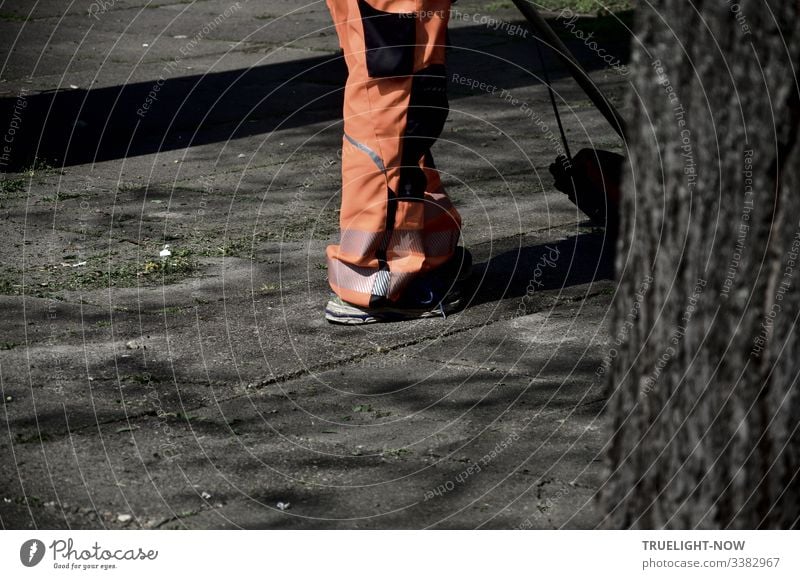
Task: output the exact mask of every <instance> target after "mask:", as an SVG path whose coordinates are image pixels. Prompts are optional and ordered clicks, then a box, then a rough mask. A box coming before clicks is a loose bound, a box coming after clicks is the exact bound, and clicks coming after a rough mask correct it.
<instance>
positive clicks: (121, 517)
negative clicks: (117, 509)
mask: <svg viewBox="0 0 800 579" xmlns="http://www.w3.org/2000/svg"><path fill="white" fill-rule="evenodd" d="M132 520H133V517H132V516H131V515H117V521H119V522H120V523H130V522H131V521H132Z"/></svg>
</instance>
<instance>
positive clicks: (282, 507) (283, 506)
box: [275, 503, 292, 511]
mask: <svg viewBox="0 0 800 579" xmlns="http://www.w3.org/2000/svg"><path fill="white" fill-rule="evenodd" d="M275 506H276V507H278V510H281V511H285V510H287V509H289V508H290V507H291V506H292V503H278V504H277V505H275Z"/></svg>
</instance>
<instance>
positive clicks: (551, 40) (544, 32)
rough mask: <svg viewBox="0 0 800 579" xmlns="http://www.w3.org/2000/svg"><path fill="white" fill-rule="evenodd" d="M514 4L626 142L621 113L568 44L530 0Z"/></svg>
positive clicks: (522, 0) (625, 128)
mask: <svg viewBox="0 0 800 579" xmlns="http://www.w3.org/2000/svg"><path fill="white" fill-rule="evenodd" d="M513 2H514V4H515V5H516V6H517V8H519V11H520V12H522V15H523V16H524V17H525V18H526V19H527V20H528V22H529V23H530V25H531V26H532V27H533V29H534V31H535V32H537V33H538V34H539V36H540V37H541V38H542V39H543V40H544V41H545V42H547V43H548V44H549V45H550V46H551V47H552V48H553V52H555V54H556V56H558V58H559V59H560V60H561V62H563V63H564V65H565V66H566V67H567V70H569V72H570V74H571V75H572V77H573V78H574V79H575V81H576V82H577V83H578V84H579V85H580V87H581V88H582V89H583V91H584V92H585V93H586V95H587V96H588V97H589V99H590V100H591V101H592V102H593V103H594V105H595V106H596V107H597V108H598V109H599V110H600V112H601V113H602V114H603V116H604V117H605V118H606V120H607V121H608V122H609V124H610V125H611V128H613V129H614V130H615V131H616V132H617V134H618V135H619V136H620V137H622V139H623V140H626V139H625V135H626V134H627V125H626V123H625V120H624V119H623V118H622V117H621V116H620V114H619V112H617V109H616V108H615V107H614V105H612V104H611V102H610V101H609V100H608V99H607V98H606V97H605V95H603V93H602V92H601V91H600V89H599V88H597V85H596V84H594V81H592V79H591V78H590V77H589V75H588V74H587V73H586V71H585V70H584V69H583V67H582V66H581V65H580V64H578V61H577V60H575V57H574V56H573V55H572V52H570V50H569V48H567V46H566V44H564V43H563V42H562V41H561V39H560V38H559V37H558V36H557V35H556V33H555V32H553V29H552V28H550V25H549V24H547V22H545V20H544V18H542V15H541V14H539V11H538V10H537V9H536V7H535V6H534V5H533V4H532V3H531V2H530V1H529V0H513Z"/></svg>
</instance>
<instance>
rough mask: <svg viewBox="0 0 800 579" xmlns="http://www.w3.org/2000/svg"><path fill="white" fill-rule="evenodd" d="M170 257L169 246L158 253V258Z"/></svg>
mask: <svg viewBox="0 0 800 579" xmlns="http://www.w3.org/2000/svg"><path fill="white" fill-rule="evenodd" d="M170 255H172V252H171V251H170V250H169V245H165V246H164V249H162V250H161V251H160V252H158V256H159V257H169V256H170Z"/></svg>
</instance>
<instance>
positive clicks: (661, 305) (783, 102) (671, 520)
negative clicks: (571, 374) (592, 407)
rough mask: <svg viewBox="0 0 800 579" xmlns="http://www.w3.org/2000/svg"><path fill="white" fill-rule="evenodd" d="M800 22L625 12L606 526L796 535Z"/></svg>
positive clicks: (762, 5) (727, 6) (798, 6)
mask: <svg viewBox="0 0 800 579" xmlns="http://www.w3.org/2000/svg"><path fill="white" fill-rule="evenodd" d="M798 12H800V2H797V1H796V0H782V1H779V2H778V1H776V2H765V1H764V0H741V1H733V2H731V1H725V0H713V1H712V0H699V1H694V2H690V3H687V2H685V1H684V0H656V1H655V2H653V3H651V4H648V3H640V4H639V5H638V12H637V15H636V30H635V32H636V37H635V38H634V41H633V42H634V45H633V47H632V66H631V69H632V74H631V83H632V89H633V90H631V91H630V97H629V98H630V100H629V105H631V106H632V108H633V113H632V115H630V117H629V121H630V138H629V142H628V146H629V151H630V159H631V170H630V172H629V174H628V175H627V176H626V182H625V199H624V202H623V208H622V233H621V240H620V245H619V247H620V251H619V254H618V258H617V271H618V275H619V277H620V287H619V299H618V300H617V301H616V303H615V311H614V318H615V323H614V327H613V330H612V336H611V349H610V350H609V364H610V372H609V377H610V378H609V379H610V387H611V388H612V396H611V412H612V414H613V428H614V431H613V438H612V440H611V441H610V446H609V452H608V466H609V467H610V471H609V478H608V481H607V484H606V486H605V487H604V495H603V500H604V503H605V507H606V512H607V521H606V522H607V523H608V525H609V526H613V527H638V528H661V527H666V528H789V527H798V526H799V525H800V523H799V522H798V517H800V472H798V469H800V432H799V431H798V424H799V421H800V395H799V394H798V387H797V386H798V372H800V343H799V342H798V328H797V322H798V313H800V307H798V305H799V302H800V291H798V284H800V143H798V124H799V123H800V105H799V104H798V102H799V101H798V78H797V76H796V74H797V73H798V72H800V59H799V58H798V54H800V50H799V47H800V27H799V26H798V22H799V21H800V14H798Z"/></svg>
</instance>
